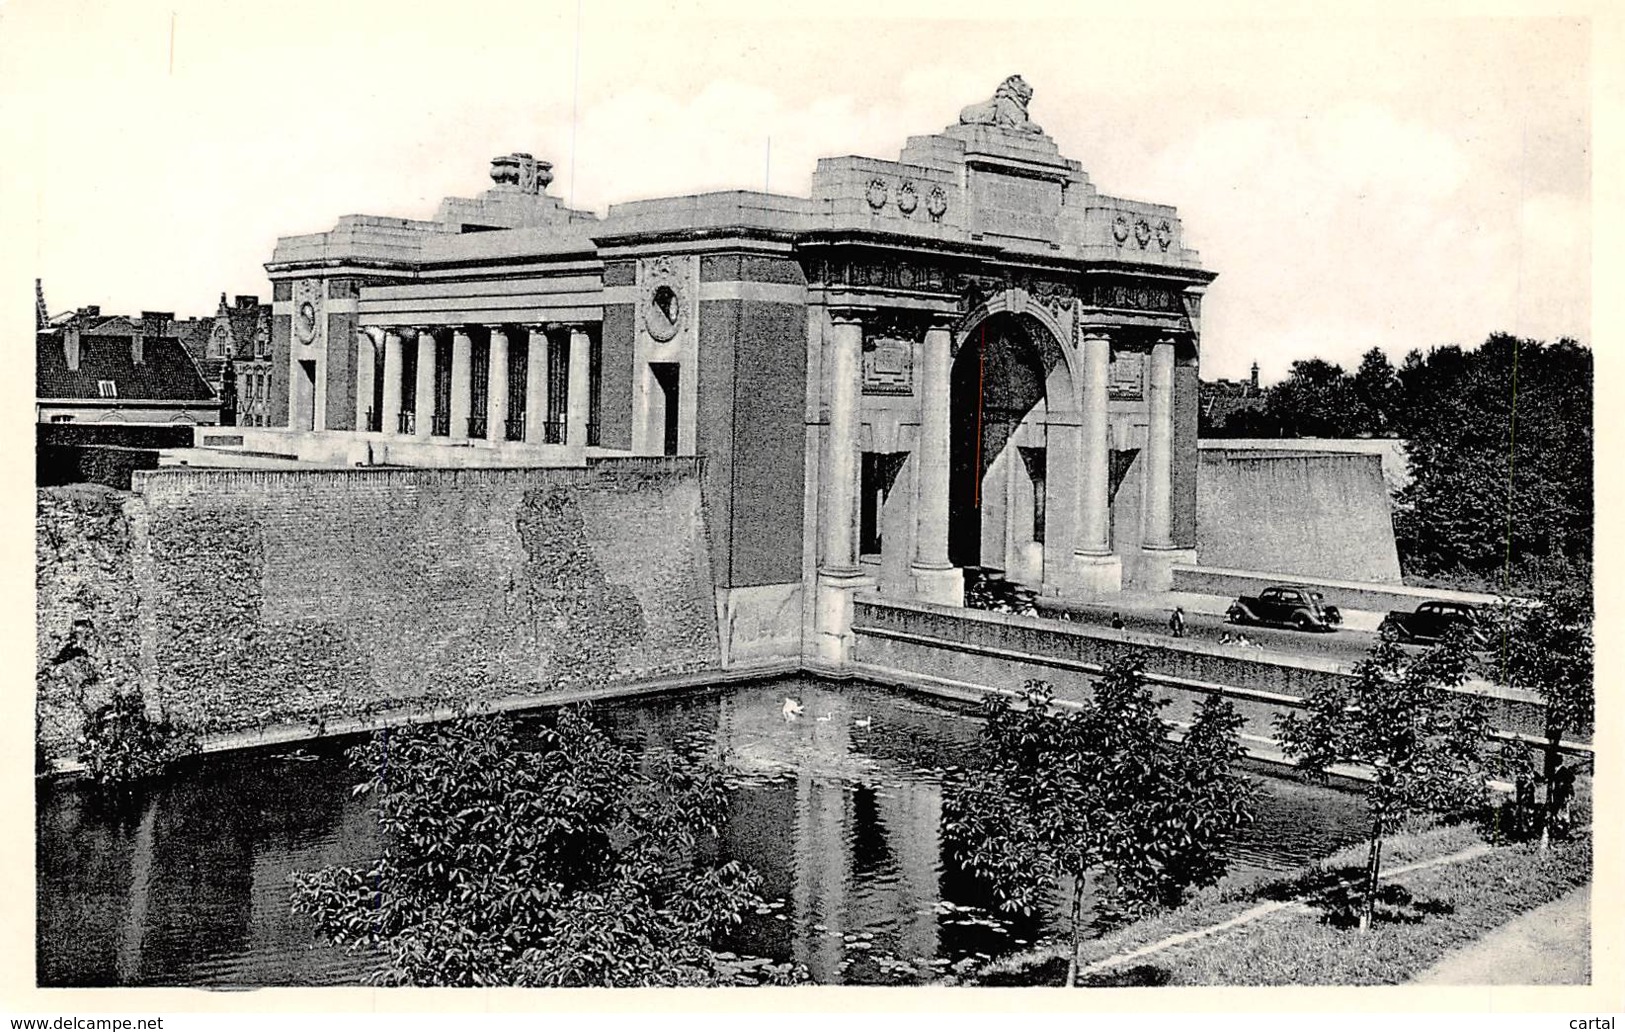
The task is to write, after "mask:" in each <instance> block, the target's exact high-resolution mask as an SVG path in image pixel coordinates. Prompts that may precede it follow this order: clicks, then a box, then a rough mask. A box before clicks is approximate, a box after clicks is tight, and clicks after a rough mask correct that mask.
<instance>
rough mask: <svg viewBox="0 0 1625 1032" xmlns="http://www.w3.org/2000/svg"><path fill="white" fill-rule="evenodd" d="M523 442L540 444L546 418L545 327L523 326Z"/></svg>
mask: <svg viewBox="0 0 1625 1032" xmlns="http://www.w3.org/2000/svg"><path fill="white" fill-rule="evenodd" d="M525 332H526V334H527V343H526V344H525V443H526V444H542V443H543V442H544V441H545V437H544V434H545V429H544V428H543V426H542V424H543V423H544V422H545V421H546V420H547V329H546V328H545V327H542V326H528V327H526V328H525Z"/></svg>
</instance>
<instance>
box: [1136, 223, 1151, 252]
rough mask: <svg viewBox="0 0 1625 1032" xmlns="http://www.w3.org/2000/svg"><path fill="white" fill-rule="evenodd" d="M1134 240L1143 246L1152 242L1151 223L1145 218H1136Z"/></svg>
mask: <svg viewBox="0 0 1625 1032" xmlns="http://www.w3.org/2000/svg"><path fill="white" fill-rule="evenodd" d="M1134 241H1135V243H1137V244H1139V245H1140V246H1141V247H1144V246H1145V245H1146V244H1149V243H1150V242H1151V223H1149V222H1147V221H1146V220H1144V219H1135V220H1134Z"/></svg>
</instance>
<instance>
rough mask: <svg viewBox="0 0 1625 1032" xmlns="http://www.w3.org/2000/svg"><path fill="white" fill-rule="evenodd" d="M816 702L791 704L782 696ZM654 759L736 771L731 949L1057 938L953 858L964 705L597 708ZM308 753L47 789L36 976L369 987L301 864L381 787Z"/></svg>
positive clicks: (726, 700) (873, 951)
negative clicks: (96, 796)
mask: <svg viewBox="0 0 1625 1032" xmlns="http://www.w3.org/2000/svg"><path fill="white" fill-rule="evenodd" d="M786 697H791V698H795V699H797V700H798V701H799V702H800V703H801V705H802V713H801V716H800V717H799V718H797V719H795V720H786V719H785V717H784V714H783V700H784V699H785V698H786ZM603 713H604V716H605V718H606V720H607V721H608V722H609V723H610V725H611V726H612V728H613V729H614V731H615V733H616V734H617V735H619V736H621V737H623V738H624V739H626V740H628V741H635V742H639V743H641V744H642V745H643V746H644V747H645V748H646V749H647V750H648V751H649V752H650V753H651V754H654V753H658V752H663V751H664V752H671V751H681V752H693V751H698V752H701V753H704V754H708V755H710V756H712V757H714V758H716V759H717V760H719V761H720V762H723V763H725V764H726V766H727V769H728V770H729V772H730V774H729V784H730V793H731V803H732V806H731V810H730V817H729V822H728V825H727V827H726V829H725V831H724V834H723V836H722V840H721V841H720V842H719V843H717V844H716V849H717V850H718V852H719V853H721V854H722V855H723V856H724V857H726V858H737V859H740V860H742V861H744V862H747V863H749V864H750V865H752V866H753V867H755V868H756V869H757V871H758V872H760V874H761V876H762V879H763V888H764V893H765V895H766V896H767V897H768V900H769V902H768V904H767V905H766V906H764V907H762V908H760V910H759V911H757V912H755V913H751V914H748V915H746V920H745V922H744V924H743V926H742V927H741V928H740V929H739V930H738V932H737V933H736V934H735V935H734V936H733V940H732V941H731V942H730V943H729V944H728V946H729V948H731V949H732V950H734V951H735V952H738V953H741V954H751V955H758V956H766V957H770V958H772V959H774V960H776V961H785V960H793V961H796V962H799V963H802V964H805V965H806V966H807V967H808V969H809V970H810V972H811V973H812V975H813V977H814V978H815V980H817V981H820V982H854V983H880V984H887V983H910V982H918V981H920V980H922V979H924V978H926V977H929V976H930V975H931V974H932V973H933V972H935V971H940V970H942V969H943V968H944V967H946V966H947V965H949V964H951V963H953V962H955V961H958V960H960V959H962V958H965V957H975V956H984V957H986V956H994V955H997V954H999V953H1003V952H1008V951H1009V950H1011V949H1014V948H1020V947H1021V946H1023V945H1025V944H1027V943H1028V942H1031V941H1032V940H1034V939H1036V938H1037V937H1039V936H1040V935H1042V934H1043V931H1044V925H1045V923H1046V921H1047V919H1048V916H1049V915H1035V916H1034V917H1032V918H1028V919H1021V920H1011V919H1008V918H1007V917H1006V916H1005V915H1002V914H999V913H997V912H995V911H994V910H993V909H992V900H991V898H990V896H989V894H988V891H987V889H986V887H985V886H984V885H982V884H980V883H979V882H978V881H977V880H976V879H975V878H973V877H971V876H970V875H968V874H966V873H965V872H963V871H961V870H959V869H958V868H957V867H956V866H955V865H954V864H952V863H951V862H945V860H944V858H943V856H942V848H941V837H940V823H941V816H942V779H943V776H944V772H945V771H947V770H952V769H954V768H956V767H959V766H963V765H965V764H966V763H967V762H968V761H969V760H970V758H971V756H972V754H973V752H974V748H975V739H976V733H977V729H978V723H977V721H975V720H974V719H973V718H972V717H971V716H969V715H968V714H966V713H964V712H960V711H954V710H948V709H943V708H941V707H937V706H930V705H926V704H924V703H923V702H919V701H915V700H912V699H909V698H905V697H899V696H896V695H894V694H890V693H886V692H882V691H878V690H874V689H870V688H865V687H862V686H850V685H848V686H841V687H839V688H836V687H833V686H830V685H827V684H823V683H820V682H813V681H806V680H801V679H787V680H784V681H779V682H774V683H771V684H766V685H758V686H750V687H745V688H738V689H731V690H727V691H723V692H718V693H712V694H706V695H700V696H694V695H688V696H683V697H678V698H670V699H662V700H654V701H643V702H638V703H631V704H620V705H615V706H611V707H605V708H604V709H603ZM302 751H303V752H304V753H305V756H304V757H303V758H301V759H292V758H288V757H280V758H278V757H271V756H266V755H257V756H237V757H230V758H218V759H211V760H209V761H207V762H206V763H204V764H202V765H201V766H200V769H199V770H197V771H195V772H193V773H190V774H188V775H187V776H184V777H182V778H178V779H176V780H174V781H173V782H171V783H169V784H167V785H165V786H164V787H163V788H162V789H161V790H159V791H156V792H154V793H152V794H151V795H149V796H148V797H147V798H146V799H145V801H144V802H143V803H142V804H141V805H140V806H137V807H134V808H126V809H120V810H109V809H106V808H99V807H97V806H96V805H95V803H94V802H93V797H91V796H90V795H88V794H87V793H86V792H84V791H83V790H82V789H80V788H77V787H74V786H48V787H45V788H43V789H42V790H41V794H40V800H39V810H38V824H37V832H38V845H37V850H38V862H39V868H40V881H39V925H38V944H37V947H36V954H37V960H38V972H39V980H40V984H42V985H221V986H231V985H238V986H241V985H321V984H343V983H354V982H357V981H358V980H359V978H360V975H361V973H362V971H363V970H364V969H365V967H366V958H364V957H358V956H355V955H352V954H348V953H345V952H342V951H339V950H335V949H332V948H330V947H322V946H317V945H315V944H314V942H313V934H312V928H311V926H310V923H309V922H308V920H306V919H304V918H302V917H298V916H296V915H294V914H293V913H292V912H291V909H290V906H289V898H288V881H287V879H288V874H289V872H291V871H293V870H309V869H312V868H316V867H321V866H324V865H327V864H333V863H360V862H364V861H366V860H368V859H370V858H372V857H374V856H376V853H377V837H376V836H377V825H376V818H375V815H374V812H373V810H372V806H371V801H370V799H369V798H367V797H361V798H352V797H351V795H350V792H349V786H350V785H351V784H352V783H353V782H354V781H355V777H354V776H353V775H352V774H351V773H350V772H349V771H348V770H347V769H346V768H345V765H344V760H343V757H342V744H341V743H336V742H323V743H318V744H316V745H314V746H310V745H307V746H306V747H305V749H304V750H302ZM1265 786H1266V791H1265V792H1263V793H1262V794H1261V798H1260V816H1259V820H1258V822H1257V824H1256V825H1255V826H1254V828H1253V829H1252V830H1251V832H1250V833H1249V835H1248V838H1247V840H1246V841H1245V842H1243V843H1240V844H1239V845H1238V848H1237V850H1236V862H1237V865H1238V867H1240V868H1242V869H1243V870H1246V871H1262V870H1283V869H1289V868H1292V867H1295V866H1298V865H1299V864H1301V863H1303V862H1304V861H1306V860H1308V859H1310V858H1312V857H1314V856H1317V855H1321V854H1324V853H1326V852H1329V851H1330V850H1332V849H1334V848H1336V847H1337V846H1339V845H1342V844H1344V843H1346V842H1348V841H1352V840H1354V839H1357V838H1358V837H1359V835H1360V830H1361V823H1362V813H1361V808H1360V803H1359V800H1358V799H1357V798H1355V797H1352V796H1348V795H1345V794H1342V793H1337V792H1332V791H1328V790H1323V789H1317V788H1313V787H1310V786H1304V785H1300V784H1296V783H1289V782H1283V781H1277V780H1274V779H1268V780H1266V781H1265Z"/></svg>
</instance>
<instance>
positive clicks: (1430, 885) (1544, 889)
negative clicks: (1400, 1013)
mask: <svg viewBox="0 0 1625 1032" xmlns="http://www.w3.org/2000/svg"><path fill="white" fill-rule="evenodd" d="M1481 842H1482V840H1481V839H1480V837H1479V835H1478V832H1477V831H1476V829H1474V828H1471V827H1467V826H1459V825H1458V826H1448V827H1439V828H1433V829H1430V830H1426V831H1420V832H1414V833H1409V834H1401V835H1397V836H1394V837H1392V838H1389V839H1388V840H1386V842H1385V843H1384V847H1383V868H1384V870H1390V871H1391V870H1396V869H1398V868H1400V867H1403V866H1405V865H1406V864H1409V863H1412V862H1416V861H1425V860H1429V859H1433V858H1437V857H1444V856H1448V855H1451V854H1454V853H1458V852H1461V851H1463V850H1464V849H1468V848H1470V847H1472V846H1474V845H1477V844H1480V843H1481ZM1365 850H1366V847H1365V846H1364V845H1363V844H1361V845H1358V846H1354V847H1350V848H1349V849H1345V850H1343V851H1341V852H1339V853H1337V854H1334V855H1333V856H1331V857H1328V858H1326V859H1325V860H1323V861H1321V862H1320V863H1319V864H1316V865H1314V866H1313V867H1310V868H1307V869H1306V870H1304V871H1302V872H1300V873H1299V874H1297V875H1295V876H1292V877H1288V878H1283V879H1277V880H1273V881H1267V882H1263V883H1258V882H1255V883H1253V884H1251V885H1241V884H1236V883H1231V884H1228V885H1226V884H1223V883H1221V884H1220V885H1219V886H1215V887H1214V888H1212V889H1208V890H1205V891H1204V892H1201V893H1198V894H1196V895H1195V896H1194V897H1193V898H1192V899H1191V901H1190V902H1188V903H1187V904H1186V905H1185V906H1183V907H1180V908H1179V909H1177V910H1173V911H1170V912H1168V913H1165V914H1161V915H1158V916H1156V917H1153V918H1150V919H1148V920H1144V921H1140V922H1137V923H1135V924H1133V925H1131V926H1129V927H1127V928H1123V929H1121V930H1118V931H1116V932H1113V933H1111V934H1108V935H1106V936H1103V937H1101V938H1098V939H1094V940H1091V941H1088V942H1086V943H1085V944H1084V949H1083V955H1082V966H1083V968H1084V969H1087V968H1088V966H1089V965H1090V964H1092V963H1096V962H1098V961H1102V960H1106V959H1108V958H1111V957H1116V956H1119V955H1121V954H1123V953H1126V952H1129V951H1132V950H1134V949H1136V948H1138V947H1141V946H1145V945H1148V944H1151V943H1156V942H1159V941H1160V940H1162V939H1165V938H1167V937H1169V936H1171V935H1176V934H1178V933H1181V932H1187V931H1192V930H1196V929H1203V928H1207V927H1210V926H1212V925H1215V924H1218V923H1221V922H1224V921H1227V920H1230V919H1231V918H1234V917H1236V916H1238V915H1240V914H1242V913H1244V912H1246V911H1250V910H1253V909H1255V908H1258V907H1260V906H1261V905H1263V904H1269V903H1288V905H1287V906H1284V907H1280V908H1279V909H1275V910H1273V911H1271V912H1269V913H1267V914H1265V915H1263V916H1260V917H1257V918H1256V919H1254V920H1250V921H1248V922H1246V923H1242V924H1238V925H1236V926H1235V927H1233V928H1230V929H1227V930H1224V931H1221V932H1217V933H1215V934H1212V935H1207V936H1203V937H1201V938H1196V939H1192V940H1190V941H1187V942H1184V943H1182V944H1180V945H1177V946H1172V947H1168V948H1165V949H1162V950H1160V951H1158V952H1155V953H1151V954H1147V955H1145V956H1142V957H1139V958H1136V959H1134V960H1130V961H1126V962H1125V963H1123V964H1121V965H1118V966H1114V967H1111V968H1108V969H1105V970H1102V971H1098V972H1095V973H1093V974H1090V975H1088V976H1086V977H1084V978H1083V979H1081V980H1080V984H1082V985H1090V986H1106V985H1112V986H1125V985H1139V986H1144V985H1227V986H1230V985H1381V984H1391V983H1398V982H1404V981H1407V980H1409V979H1410V978H1411V977H1413V976H1414V975H1416V974H1418V973H1419V972H1421V971H1423V970H1424V969H1426V968H1427V967H1429V966H1430V965H1431V964H1433V963H1434V962H1435V961H1437V960H1438V959H1439V958H1440V957H1441V956H1443V955H1444V954H1446V953H1448V952H1449V951H1451V950H1453V949H1455V948H1457V947H1459V946H1464V945H1467V944H1468V943H1471V942H1473V941H1475V940H1477V939H1478V938H1479V937H1481V936H1483V935H1484V934H1486V933H1488V932H1490V931H1491V930H1493V929H1495V928H1497V927H1499V926H1500V925H1502V924H1504V923H1506V922H1507V921H1509V920H1511V919H1512V918H1514V917H1516V916H1518V915H1519V914H1521V913H1524V912H1526V911H1529V910H1533V909H1534V908H1536V907H1538V906H1540V905H1542V904H1544V903H1548V902H1550V901H1552V900H1554V899H1557V898H1559V897H1561V896H1563V895H1566V894H1567V893H1568V892H1569V891H1571V890H1572V889H1574V888H1576V887H1578V886H1580V885H1582V884H1584V883H1586V882H1587V881H1589V880H1590V877H1591V839H1590V833H1589V832H1586V833H1584V834H1583V835H1581V836H1580V837H1577V838H1576V839H1575V840H1574V841H1557V842H1554V844H1553V848H1552V849H1550V850H1549V851H1547V852H1545V853H1541V852H1540V851H1539V849H1538V848H1536V846H1535V845H1534V844H1532V843H1531V844H1519V845H1509V846H1501V847H1498V848H1495V849H1492V850H1490V851H1488V852H1486V853H1484V854H1483V855H1481V856H1477V857H1473V858H1471V859H1466V860H1461V861H1458V862H1454V863H1449V864H1441V865H1439V866H1433V867H1426V868H1421V869H1418V870H1415V871H1411V872H1407V873H1404V874H1401V875H1399V876H1398V877H1396V878H1394V879H1391V880H1390V881H1389V882H1388V883H1387V884H1386V885H1385V887H1384V890H1383V897H1382V902H1381V903H1380V904H1379V907H1378V913H1377V920H1376V923H1375V924H1374V925H1373V927H1372V929H1371V931H1370V932H1369V933H1368V934H1365V935H1361V934H1360V933H1359V932H1358V931H1357V930H1356V929H1355V928H1353V927H1350V921H1349V920H1348V914H1349V908H1348V904H1349V900H1348V898H1347V893H1346V891H1345V890H1340V889H1338V888H1336V885H1337V883H1338V882H1339V880H1354V881H1357V880H1358V878H1359V876H1360V875H1361V874H1362V873H1363V868H1364V862H1365ZM1300 897H1301V898H1303V899H1304V902H1303V903H1301V904H1300V903H1296V902H1291V901H1295V900H1297V899H1299V898H1300ZM1065 952H1066V948H1065V947H1064V946H1061V945H1051V946H1049V947H1047V948H1045V949H1040V950H1035V951H1031V952H1029V953H1025V954H1021V955H1018V956H1012V957H1007V958H1003V959H1002V960H998V961H995V962H993V963H992V964H990V965H988V966H987V967H985V968H983V969H982V971H981V972H979V973H978V975H977V976H976V979H975V980H976V981H977V982H978V983H979V984H982V985H1060V984H1061V983H1062V980H1063V979H1064V976H1065V971H1066V960H1065Z"/></svg>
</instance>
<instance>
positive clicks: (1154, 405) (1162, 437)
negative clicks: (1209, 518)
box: [1141, 337, 1196, 591]
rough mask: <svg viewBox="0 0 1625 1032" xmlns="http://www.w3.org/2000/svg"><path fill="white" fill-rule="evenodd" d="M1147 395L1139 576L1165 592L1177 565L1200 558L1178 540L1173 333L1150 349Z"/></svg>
mask: <svg viewBox="0 0 1625 1032" xmlns="http://www.w3.org/2000/svg"><path fill="white" fill-rule="evenodd" d="M1149 394H1150V397H1149V399H1148V406H1147V407H1148V409H1149V411H1150V426H1149V427H1148V428H1147V431H1146V447H1145V513H1144V518H1143V523H1142V525H1141V545H1142V546H1143V558H1142V561H1141V568H1142V570H1143V571H1144V573H1143V575H1142V578H1141V579H1142V580H1143V581H1144V582H1145V583H1144V585H1143V586H1144V587H1147V588H1149V589H1151V590H1153V591H1167V590H1169V589H1170V588H1172V587H1173V580H1174V575H1173V566H1174V564H1176V563H1191V562H1195V561H1196V554H1195V552H1194V551H1193V550H1192V549H1182V548H1178V547H1176V546H1175V545H1174V524H1173V493H1174V491H1173V477H1174V342H1173V340H1172V339H1171V338H1166V337H1165V338H1163V339H1162V340H1159V341H1157V343H1156V344H1155V345H1154V346H1153V347H1152V348H1151V382H1150V385H1149Z"/></svg>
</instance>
